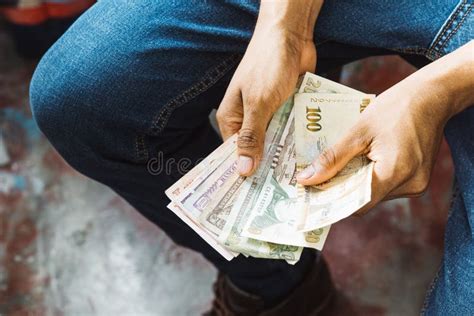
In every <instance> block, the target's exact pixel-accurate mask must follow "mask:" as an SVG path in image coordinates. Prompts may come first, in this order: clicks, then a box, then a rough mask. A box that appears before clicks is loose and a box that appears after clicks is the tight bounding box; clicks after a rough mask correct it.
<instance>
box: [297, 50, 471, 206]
mask: <svg viewBox="0 0 474 316" xmlns="http://www.w3.org/2000/svg"><path fill="white" fill-rule="evenodd" d="M473 44H474V42H472V43H470V44H468V45H465V46H463V47H462V48H460V49H459V50H457V51H455V52H453V53H452V54H450V55H447V56H445V57H443V58H441V59H440V60H438V61H436V62H434V63H432V64H430V65H428V66H426V67H425V68H423V69H421V70H419V71H418V72H416V73H415V74H413V75H411V76H410V77H408V78H406V79H405V80H403V81H401V82H400V83H398V84H397V85H395V86H393V87H392V88H390V89H388V90H387V91H385V92H384V93H382V94H381V95H380V96H379V97H377V98H376V100H375V102H373V103H372V104H371V105H369V106H368V107H367V109H366V110H365V111H364V113H363V114H362V115H361V118H360V120H359V121H358V123H357V124H356V125H355V126H354V127H353V128H352V129H351V130H350V131H349V132H348V133H346V135H345V136H344V137H343V138H342V139H341V140H340V141H339V142H338V143H337V144H335V145H334V146H332V147H331V148H329V149H327V150H326V151H325V152H324V153H323V154H322V155H320V157H318V158H317V159H316V160H315V161H314V162H313V164H312V165H311V166H309V167H308V168H307V169H305V170H303V171H302V172H301V173H300V174H299V175H298V176H297V179H298V182H300V183H301V184H303V185H315V184H319V183H321V182H324V181H326V180H328V179H330V178H332V177H333V176H334V175H336V174H337V172H338V171H339V170H341V169H342V168H343V167H344V166H345V165H346V164H347V163H348V162H349V160H351V159H352V158H353V157H355V156H357V155H366V156H367V157H368V158H369V159H371V160H372V161H374V162H375V165H374V172H373V178H372V201H371V202H370V203H369V205H367V206H365V207H364V208H363V209H361V210H360V211H359V212H358V214H359V215H360V214H364V213H365V212H367V211H368V210H369V209H370V208H371V207H373V206H374V205H376V204H377V203H378V202H380V201H382V200H384V199H393V198H398V197H414V196H419V195H421V194H422V193H423V192H424V191H425V190H426V189H427V187H428V183H429V179H430V175H431V170H432V168H433V164H434V161H435V159H436V156H437V152H438V149H439V146H440V143H441V139H442V135H443V129H444V125H445V123H446V122H447V120H448V119H449V118H450V117H451V116H453V115H454V114H456V113H458V112H460V111H462V110H463V109H464V108H466V107H467V106H469V105H472V104H474V94H473V93H472V91H474V79H473V78H472V73H473V72H474V54H473V48H474V47H473Z"/></svg>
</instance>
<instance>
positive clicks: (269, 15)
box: [256, 0, 323, 41]
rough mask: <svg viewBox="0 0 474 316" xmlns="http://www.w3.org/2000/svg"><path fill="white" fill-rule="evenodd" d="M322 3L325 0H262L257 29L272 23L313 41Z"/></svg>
mask: <svg viewBox="0 0 474 316" xmlns="http://www.w3.org/2000/svg"><path fill="white" fill-rule="evenodd" d="M322 4H323V0H262V1H261V4H260V11H259V15H258V20H257V27H256V30H258V29H259V28H261V27H267V26H269V25H270V26H275V27H278V28H279V29H282V30H285V31H287V32H289V34H290V35H292V36H297V37H299V38H300V39H303V40H305V41H312V40H313V30H314V25H315V24H316V18H317V17H318V14H319V11H320V10H321V6H322Z"/></svg>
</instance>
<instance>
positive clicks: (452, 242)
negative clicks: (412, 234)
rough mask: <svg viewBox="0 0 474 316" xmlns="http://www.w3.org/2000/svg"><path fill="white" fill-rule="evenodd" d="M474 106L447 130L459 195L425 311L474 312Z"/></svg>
mask: <svg viewBox="0 0 474 316" xmlns="http://www.w3.org/2000/svg"><path fill="white" fill-rule="evenodd" d="M473 126H474V108H473V107H471V108H469V109H468V110H466V111H464V112H462V113H460V114H458V115H457V116H456V117H454V118H452V119H451V120H450V121H449V122H448V124H447V126H446V130H445V134H446V138H447V140H448V143H449V145H450V148H451V153H452V156H453V160H454V167H455V177H456V184H455V195H454V197H453V202H452V205H451V211H450V214H449V217H448V223H447V225H446V234H445V242H444V255H443V261H442V264H441V267H440V270H439V272H438V275H437V277H436V279H435V282H433V285H432V288H431V289H430V290H429V292H428V296H427V300H426V303H425V307H424V314H425V315H443V316H444V315H472V314H473V313H474V133H473Z"/></svg>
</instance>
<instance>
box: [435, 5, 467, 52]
mask: <svg viewBox="0 0 474 316" xmlns="http://www.w3.org/2000/svg"><path fill="white" fill-rule="evenodd" d="M471 11H472V5H470V6H469V7H468V8H467V10H466V13H465V14H464V15H463V17H462V18H461V20H460V21H459V23H458V25H457V26H456V28H455V29H454V30H453V31H452V32H451V33H450V34H449V35H448V37H447V38H446V40H445V41H444V43H443V44H442V45H441V47H440V48H439V52H438V56H437V57H441V51H442V50H443V49H444V48H445V47H446V46H447V45H448V43H449V41H450V40H451V38H452V37H453V36H454V35H455V34H456V33H457V32H458V31H459V29H460V28H461V26H462V25H463V23H464V21H465V20H466V18H467V17H468V16H469V13H470V12H471Z"/></svg>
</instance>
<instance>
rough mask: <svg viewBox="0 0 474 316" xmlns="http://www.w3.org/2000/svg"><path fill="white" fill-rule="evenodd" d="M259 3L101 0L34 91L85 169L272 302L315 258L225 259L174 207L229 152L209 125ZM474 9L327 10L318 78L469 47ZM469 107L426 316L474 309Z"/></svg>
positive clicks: (319, 29)
mask: <svg viewBox="0 0 474 316" xmlns="http://www.w3.org/2000/svg"><path fill="white" fill-rule="evenodd" d="M258 3H259V1H258V0H248V1H237V0H233V1H230V0H228V1H190V0H182V1H152V0H134V1H131V0H130V1H125V0H124V1H112V0H101V1H99V2H98V3H97V4H95V5H94V6H93V7H92V8H91V9H90V10H88V11H87V12H86V13H85V14H83V15H82V16H81V17H80V18H79V19H78V20H77V21H76V22H75V23H74V24H73V25H72V27H71V28H70V29H69V30H68V31H67V32H66V33H65V34H64V36H63V37H62V38H60V39H59V40H58V42H57V43H56V44H55V45H54V46H53V47H52V48H51V49H50V50H49V51H48V52H47V54H46V55H45V56H44V57H43V59H42V60H41V62H40V64H39V65H38V68H37V70H36V72H35V74H34V77H33V79H32V83H31V106H32V111H33V114H34V117H35V119H36V121H37V123H38V125H39V127H40V128H41V130H42V131H43V132H44V134H45V135H46V136H47V137H48V138H49V140H50V141H51V143H52V144H53V146H54V147H55V148H56V149H57V150H58V151H59V153H61V155H62V156H63V157H64V158H65V159H66V160H67V161H68V162H69V163H70V164H71V165H72V166H73V167H74V168H76V169H77V170H78V171H80V172H82V173H83V174H85V175H87V176H89V177H91V178H93V179H95V180H97V181H100V182H102V183H104V184H106V185H108V186H109V187H111V188H112V189H113V190H115V191H116V192H117V193H118V194H119V195H121V196H122V197H123V198H125V199H126V200H127V201H128V202H129V203H130V204H132V205H133V206H134V207H135V208H136V209H137V210H138V211H140V212H141V213H142V214H143V215H145V216H146V217H147V218H148V219H150V220H151V221H152V222H154V223H156V224H157V225H158V226H160V227H161V228H162V229H163V230H164V231H165V232H166V233H167V234H168V235H169V236H170V237H171V238H172V239H173V240H174V241H175V242H176V243H178V244H181V245H183V246H186V247H189V248H191V249H194V250H196V251H198V252H200V253H202V254H203V255H204V256H205V257H206V258H207V259H208V260H209V261H210V262H212V263H213V264H214V265H215V266H216V267H217V268H218V269H219V271H221V272H223V273H225V274H227V275H228V276H229V277H230V279H231V280H232V281H233V282H234V283H235V284H236V285H237V286H239V287H240V288H242V289H243V290H246V291H248V292H251V293H254V294H257V295H261V296H262V297H263V298H264V299H265V301H266V302H268V303H269V304H271V303H272V302H275V301H277V300H279V299H281V298H282V297H284V296H285V295H286V294H287V293H288V292H290V291H291V289H292V288H294V287H295V286H297V284H298V283H299V282H300V281H301V280H302V278H304V275H305V273H306V271H307V269H308V267H309V266H310V265H311V264H312V262H313V259H314V257H315V256H316V255H317V254H316V253H314V252H313V251H310V250H305V251H304V252H303V256H302V259H301V261H300V262H299V263H298V264H296V265H295V266H290V265H287V264H286V263H284V262H279V261H272V260H263V259H254V258H248V259H247V258H244V257H243V256H240V257H238V258H236V259H234V260H232V261H230V262H227V261H226V260H225V259H223V258H222V257H221V256H220V255H219V254H217V253H216V252H215V251H214V250H213V249H212V248H210V247H209V246H208V245H207V244H206V243H205V242H203V241H202V240H201V239H200V238H199V237H197V235H196V234H195V233H194V232H193V231H192V230H191V229H190V228H188V227H187V226H186V225H185V224H184V223H182V222H181V221H180V220H179V219H178V218H177V217H176V216H175V215H174V214H173V213H172V212H170V211H169V210H168V209H167V208H166V205H167V203H168V199H167V198H166V196H165V195H164V190H165V189H166V188H167V187H169V186H170V185H171V184H172V183H173V182H175V181H176V180H178V179H179V177H180V176H181V174H180V173H179V170H178V168H177V166H176V164H169V165H168V167H169V168H166V169H165V170H162V172H159V173H158V174H157V173H156V172H150V170H148V168H147V162H148V161H150V159H152V158H157V157H158V156H160V157H163V159H164V160H165V161H172V159H174V160H175V161H178V160H179V159H180V158H183V157H186V158H189V159H191V160H192V161H193V162H195V161H196V160H198V159H199V158H201V157H205V156H206V155H207V154H208V153H209V152H210V151H211V150H212V149H214V148H215V147H216V146H218V145H219V144H220V143H221V139H220V138H219V136H218V135H217V134H216V132H215V131H214V130H213V129H212V127H211V125H210V123H209V120H208V115H209V112H210V111H211V110H212V109H213V108H214V107H216V106H218V105H219V103H220V101H221V99H222V97H223V95H224V92H225V90H226V87H227V85H228V83H229V81H230V79H231V77H232V74H233V72H234V71H235V69H236V67H237V65H238V63H239V61H240V59H241V58H242V55H243V53H244V52H245V49H246V46H247V44H248V42H249V40H250V37H251V36H252V32H253V27H254V26H255V22H256V17H257V14H258V6H259V5H258ZM472 9H473V4H472V0H470V1H461V2H459V3H458V2H454V1H448V0H438V1H436V2H435V1H425V0H405V1H390V2H389V1H387V3H383V4H382V3H381V1H376V0H368V1H364V2H363V3H359V2H358V1H355V0H346V1H326V3H325V4H324V6H323V9H322V12H321V14H320V16H319V19H318V22H317V25H316V29H315V43H316V45H317V49H318V69H317V71H318V72H319V73H324V72H326V71H329V70H331V69H332V68H334V67H337V66H340V65H342V64H344V63H347V62H350V61H352V60H355V59H359V58H362V57H367V56H370V55H378V54H387V53H398V54H400V55H402V56H403V57H405V58H406V59H408V60H409V61H411V62H412V63H415V64H417V65H419V66H421V65H423V64H425V63H427V62H429V61H430V60H434V59H436V58H438V57H440V56H443V55H444V54H447V53H449V52H451V51H453V50H454V49H456V48H458V47H459V46H461V45H462V44H464V43H466V42H467V41H468V40H469V39H472V38H473V37H474V32H473V24H474V15H473V14H472ZM473 124H474V109H472V108H471V109H469V110H467V111H465V112H463V113H461V114H459V115H458V116H457V117H455V118H453V119H452V120H451V121H450V122H449V124H448V125H447V127H446V135H447V137H448V141H449V143H450V146H451V150H452V154H453V157H454V161H455V168H456V179H457V190H456V192H458V194H456V196H455V199H454V202H453V209H452V212H451V216H450V218H449V222H448V227H447V231H446V247H445V255H444V259H443V264H442V267H441V270H440V273H439V275H438V277H437V278H436V280H437V281H436V283H435V284H434V286H433V290H432V291H430V293H429V295H428V297H427V304H426V309H425V312H426V313H427V314H428V315H438V314H439V315H448V314H449V315H462V314H472V313H473V312H474V240H473V239H474V233H473V231H472V229H471V227H474V166H473V157H474V138H473V132H472V126H473Z"/></svg>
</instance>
